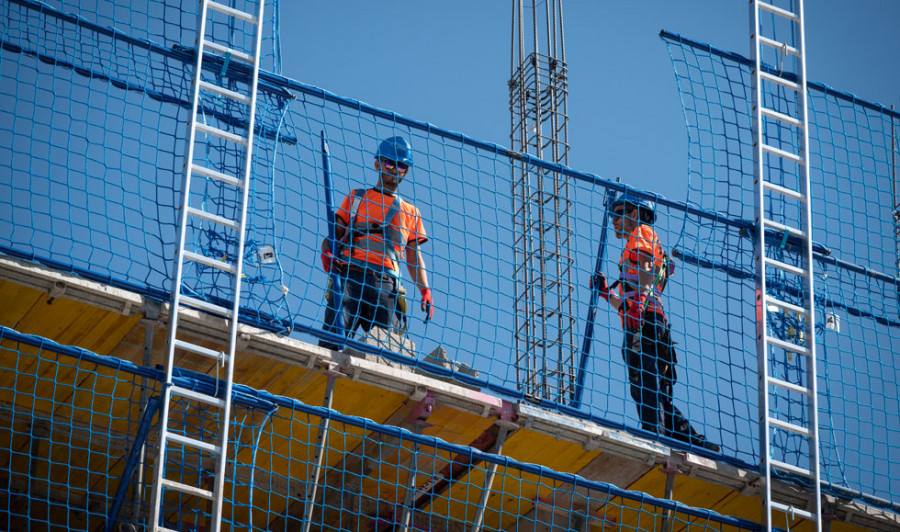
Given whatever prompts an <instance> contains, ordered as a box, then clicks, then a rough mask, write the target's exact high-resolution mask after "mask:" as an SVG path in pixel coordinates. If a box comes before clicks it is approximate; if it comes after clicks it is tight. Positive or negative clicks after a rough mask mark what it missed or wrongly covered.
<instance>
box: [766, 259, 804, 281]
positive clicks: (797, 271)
mask: <svg viewBox="0 0 900 532" xmlns="http://www.w3.org/2000/svg"><path fill="white" fill-rule="evenodd" d="M765 261H766V266H772V267H775V268H778V269H779V270H782V271H785V272H788V273H793V274H794V275H798V276H800V277H807V276H808V275H809V272H807V271H806V270H804V269H803V268H798V267H797V266H792V265H790V264H788V263H786V262H781V261H780V260H775V259H770V258H768V257H766V258H765Z"/></svg>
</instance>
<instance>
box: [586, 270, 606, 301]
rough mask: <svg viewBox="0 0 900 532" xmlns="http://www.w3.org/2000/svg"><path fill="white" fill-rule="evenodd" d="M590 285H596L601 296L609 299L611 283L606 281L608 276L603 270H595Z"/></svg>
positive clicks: (592, 286)
mask: <svg viewBox="0 0 900 532" xmlns="http://www.w3.org/2000/svg"><path fill="white" fill-rule="evenodd" d="M589 286H590V287H591V289H594V287H596V288H597V293H598V294H600V297H602V298H603V299H605V300H607V301H609V284H607V282H606V276H605V275H603V272H595V273H594V275H593V276H592V277H591V280H590V281H589Z"/></svg>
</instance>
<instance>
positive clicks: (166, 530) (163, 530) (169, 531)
mask: <svg viewBox="0 0 900 532" xmlns="http://www.w3.org/2000/svg"><path fill="white" fill-rule="evenodd" d="M155 530H158V531H159V532H178V530H173V529H171V528H166V527H164V526H157V527H156V529H155Z"/></svg>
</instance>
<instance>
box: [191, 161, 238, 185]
mask: <svg viewBox="0 0 900 532" xmlns="http://www.w3.org/2000/svg"><path fill="white" fill-rule="evenodd" d="M191 172H193V173H195V174H200V175H202V176H204V177H209V178H210V179H215V180H216V181H221V182H223V183H226V184H229V185H231V186H233V187H235V188H243V187H244V182H243V181H241V180H240V179H238V178H236V177H232V176H230V175H228V174H223V173H222V172H219V171H217V170H213V169H212V168H207V167H205V166H199V165H196V164H191Z"/></svg>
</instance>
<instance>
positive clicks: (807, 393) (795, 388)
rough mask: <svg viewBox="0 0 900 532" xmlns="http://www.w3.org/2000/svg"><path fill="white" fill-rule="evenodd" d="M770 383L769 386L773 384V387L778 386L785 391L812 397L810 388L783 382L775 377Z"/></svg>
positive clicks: (770, 378)
mask: <svg viewBox="0 0 900 532" xmlns="http://www.w3.org/2000/svg"><path fill="white" fill-rule="evenodd" d="M768 381H769V384H771V385H773V386H778V387H780V388H784V389H785V390H790V391H792V392H797V393H802V394H803V395H805V396H807V397H808V396H811V395H812V390H810V389H809V388H806V387H805V386H799V385H797V384H794V383H792V382H788V381H783V380H781V379H776V378H775V377H769V378H768Z"/></svg>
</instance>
